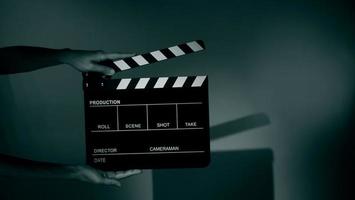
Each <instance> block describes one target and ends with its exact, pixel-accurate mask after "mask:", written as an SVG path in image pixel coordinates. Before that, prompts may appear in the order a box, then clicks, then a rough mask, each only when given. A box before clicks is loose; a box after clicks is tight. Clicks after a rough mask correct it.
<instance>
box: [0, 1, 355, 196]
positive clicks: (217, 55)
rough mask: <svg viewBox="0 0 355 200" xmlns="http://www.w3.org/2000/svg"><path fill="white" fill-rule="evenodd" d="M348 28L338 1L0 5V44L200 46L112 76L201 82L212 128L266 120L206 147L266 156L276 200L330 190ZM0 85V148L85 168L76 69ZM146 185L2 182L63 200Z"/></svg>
mask: <svg viewBox="0 0 355 200" xmlns="http://www.w3.org/2000/svg"><path fill="white" fill-rule="evenodd" d="M353 25H354V15H353V12H352V11H351V2H338V1H337V2H326V1H324V2H310V1H304V2H301V1H288V2H285V1H267V2H266V1H256V0H254V1H227V0H225V1H224V0H222V1H215V2H208V1H169V2H168V1H69V0H61V1H44V0H42V1H41V0H39V1H21V0H14V1H7V2H3V1H2V2H0V46H10V45H32V46H45V47H52V48H65V47H69V48H73V49H93V50H96V49H103V50H106V51H121V52H137V53H142V52H145V51H148V50H155V49H157V48H161V47H167V46H169V45H174V44H176V43H180V42H183V41H189V40H193V39H203V40H204V41H205V43H206V46H207V51H205V52H203V53H200V54H195V55H191V56H187V57H184V58H180V59H175V60H171V61H168V62H164V63H158V64H155V65H153V66H150V67H146V68H141V69H138V70H132V71H130V72H123V73H122V74H120V75H119V76H122V77H123V76H127V77H131V76H134V77H144V76H166V75H197V74H207V75H209V81H210V90H209V91H210V116H211V119H210V120H211V125H216V124H219V123H223V122H225V121H229V120H233V119H236V118H242V117H245V116H249V115H252V114H255V113H260V112H262V113H265V114H266V115H267V116H268V118H269V119H270V121H271V124H270V125H268V126H267V127H263V128H258V129H253V130H248V131H245V132H243V133H240V134H231V135H230V136H228V137H225V138H220V139H218V140H215V141H212V143H211V145H212V146H211V147H212V150H213V151H229V150H238V149H254V148H264V147H266V148H271V149H272V151H273V154H274V190H275V199H276V200H281V199H287V200H293V199H294V200H298V199H321V198H323V199H324V198H327V197H328V198H331V197H333V195H334V196H335V195H336V194H337V192H336V189H337V185H338V183H339V182H340V181H341V179H339V178H338V171H339V170H340V169H342V166H341V165H340V163H339V160H338V158H339V155H340V154H339V151H341V147H342V146H343V144H344V143H343V140H346V139H347V136H346V133H348V132H350V130H349V129H347V128H346V126H347V123H348V120H349V116H350V115H351V114H352V112H353V110H352V105H353V103H354V89H355V88H354V87H355V79H354V75H355V68H354V47H355V46H354V36H353V35H354V26H353ZM0 84H1V87H0V102H1V103H0V106H1V108H0V109H1V112H0V132H1V135H0V150H1V152H4V153H11V154H16V155H20V156H23V157H26V158H31V159H37V160H47V161H53V162H63V163H83V162H84V158H85V152H84V119H83V117H84V115H83V94H82V90H81V74H80V73H78V72H76V71H75V70H73V69H71V68H70V67H68V66H64V65H63V66H57V67H53V68H48V69H44V70H40V71H35V72H31V73H25V74H17V75H2V76H0ZM345 157H346V155H345ZM1 180H3V179H0V181H1ZM151 181H152V179H151V173H150V171H146V172H145V173H144V174H143V175H140V176H136V177H134V178H131V179H128V180H127V181H125V182H124V186H123V188H122V189H121V190H115V189H114V188H110V187H109V188H107V187H105V186H92V185H89V184H81V183H77V182H63V183H62V182H55V181H38V180H26V182H25V183H26V184H22V185H21V184H20V185H19V186H18V185H17V184H18V181H17V180H12V181H10V180H7V179H6V180H3V181H2V183H1V184H4V185H6V183H7V182H9V183H10V184H9V185H10V186H9V185H8V186H4V187H5V188H9V187H10V188H11V187H13V188H15V187H16V188H17V187H18V188H19V190H25V191H31V189H32V191H36V189H35V188H37V190H38V188H42V189H44V188H43V187H46V188H48V190H49V191H53V190H55V189H53V188H56V187H60V188H61V192H62V193H61V194H62V195H63V193H64V196H65V192H66V191H67V194H68V195H69V194H73V193H74V194H77V195H80V194H82V195H84V196H88V197H91V198H94V197H95V199H96V198H97V199H99V198H100V197H107V198H114V197H115V198H116V197H117V198H118V197H123V196H125V195H126V199H138V198H139V199H142V198H143V197H144V198H143V199H151V198H152V183H151ZM21 182H22V180H21ZM125 183H126V184H125ZM30 185H32V187H31V186H30ZM73 187H74V188H78V189H77V190H73V189H72V188H73ZM18 188H17V189H16V190H18ZM29 188H30V189H29ZM0 191H1V189H0ZM2 192H4V193H5V194H6V191H2ZM57 192H58V193H60V191H57ZM24 194H26V193H24ZM30 194H31V195H35V194H36V193H33V192H32V193H31V192H30ZM53 194H56V193H55V192H53ZM31 195H30V196H31ZM102 195H104V196H102Z"/></svg>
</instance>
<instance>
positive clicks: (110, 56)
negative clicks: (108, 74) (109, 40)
mask: <svg viewBox="0 0 355 200" xmlns="http://www.w3.org/2000/svg"><path fill="white" fill-rule="evenodd" d="M134 55H136V54H134V53H105V52H101V51H100V52H97V53H96V55H95V58H94V59H95V60H96V61H97V62H100V61H104V60H118V59H122V58H127V57H132V56H134Z"/></svg>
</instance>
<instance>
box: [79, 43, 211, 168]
mask: <svg viewBox="0 0 355 200" xmlns="http://www.w3.org/2000/svg"><path fill="white" fill-rule="evenodd" d="M204 49H205V47H204V44H203V42H202V41H200V40H197V41H192V42H188V43H184V44H180V45H176V46H173V47H169V48H165V49H161V50H157V51H153V52H149V53H146V54H141V55H137V56H134V57H129V58H124V59H122V60H118V61H114V62H111V63H110V62H105V63H104V64H106V65H108V66H111V67H113V68H114V69H115V70H116V71H123V70H128V69H131V68H134V67H138V66H143V65H147V64H151V63H154V62H159V61H163V60H166V59H170V58H174V57H177V56H182V55H186V54H189V53H193V52H197V51H201V50H204ZM83 89H84V101H85V124H86V126H85V128H86V155H87V164H89V165H90V166H92V167H95V168H98V169H101V170H124V169H133V168H134V169H136V168H138V169H144V168H148V169H153V168H187V167H204V166H207V165H208V164H209V161H210V140H209V111H208V78H207V76H177V77H150V78H121V79H108V78H103V77H102V76H101V75H98V74H96V73H84V74H83Z"/></svg>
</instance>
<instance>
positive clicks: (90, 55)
mask: <svg viewBox="0 0 355 200" xmlns="http://www.w3.org/2000/svg"><path fill="white" fill-rule="evenodd" d="M134 55H135V54H129V53H106V52H103V51H84V50H70V49H65V50H63V52H62V53H61V54H60V56H59V60H60V61H61V62H62V63H64V64H68V65H70V66H72V67H74V68H75V69H77V70H79V71H81V72H100V73H103V74H105V75H113V74H114V73H115V71H114V70H113V69H112V68H110V67H107V66H104V65H100V64H98V63H99V62H100V61H105V60H118V59H122V58H125V57H130V56H134Z"/></svg>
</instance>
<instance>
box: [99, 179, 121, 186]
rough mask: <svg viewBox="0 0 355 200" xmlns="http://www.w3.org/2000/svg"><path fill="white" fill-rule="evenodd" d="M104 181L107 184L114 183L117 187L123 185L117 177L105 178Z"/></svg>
mask: <svg viewBox="0 0 355 200" xmlns="http://www.w3.org/2000/svg"><path fill="white" fill-rule="evenodd" d="M102 183H103V184H105V185H114V186H116V187H121V183H120V182H119V181H118V180H115V179H110V178H105V179H104V180H103V181H102Z"/></svg>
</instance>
